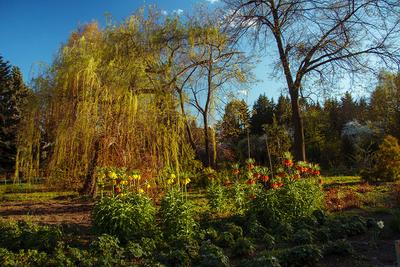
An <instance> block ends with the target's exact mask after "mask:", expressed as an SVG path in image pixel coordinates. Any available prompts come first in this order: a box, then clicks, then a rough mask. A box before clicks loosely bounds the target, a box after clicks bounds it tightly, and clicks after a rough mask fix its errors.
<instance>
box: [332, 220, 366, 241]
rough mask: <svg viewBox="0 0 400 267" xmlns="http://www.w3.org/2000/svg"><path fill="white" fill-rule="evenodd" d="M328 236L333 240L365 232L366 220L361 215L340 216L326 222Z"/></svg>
mask: <svg viewBox="0 0 400 267" xmlns="http://www.w3.org/2000/svg"><path fill="white" fill-rule="evenodd" d="M326 227H328V228H329V236H330V238H331V239H333V240H337V239H341V238H345V237H349V236H356V235H361V234H364V233H366V232H367V222H366V220H365V219H364V218H363V217H361V216H341V217H336V218H334V219H331V220H329V221H328V222H327V223H326Z"/></svg>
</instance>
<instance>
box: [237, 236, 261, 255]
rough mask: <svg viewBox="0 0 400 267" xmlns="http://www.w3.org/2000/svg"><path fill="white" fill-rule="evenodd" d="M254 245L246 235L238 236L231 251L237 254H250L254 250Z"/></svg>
mask: <svg viewBox="0 0 400 267" xmlns="http://www.w3.org/2000/svg"><path fill="white" fill-rule="evenodd" d="M255 249H256V248H255V246H254V244H253V242H251V240H250V239H248V238H246V237H240V238H239V239H238V240H236V242H235V245H234V247H233V253H234V254H235V255H238V256H246V257H247V256H250V255H252V254H253V253H254V252H255Z"/></svg>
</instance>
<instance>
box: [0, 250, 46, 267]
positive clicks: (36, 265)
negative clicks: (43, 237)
mask: <svg viewBox="0 0 400 267" xmlns="http://www.w3.org/2000/svg"><path fill="white" fill-rule="evenodd" d="M0 265H1V266H32V267H42V266H46V265H47V254H46V253H44V252H39V251H37V250H26V251H25V250H20V251H19V253H12V252H9V251H8V250H7V249H5V248H0Z"/></svg>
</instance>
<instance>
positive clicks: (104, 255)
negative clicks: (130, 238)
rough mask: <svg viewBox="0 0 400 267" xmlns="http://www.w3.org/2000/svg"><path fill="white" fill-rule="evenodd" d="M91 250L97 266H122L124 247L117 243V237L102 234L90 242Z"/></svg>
mask: <svg viewBox="0 0 400 267" xmlns="http://www.w3.org/2000/svg"><path fill="white" fill-rule="evenodd" d="M90 250H91V252H92V253H93V254H94V255H96V258H97V263H96V265H99V266H123V265H124V248H122V247H121V246H120V244H119V240H118V238H116V237H114V236H110V235H108V234H102V235H101V236H99V237H98V238H97V239H96V240H95V241H93V242H92V243H91V244H90Z"/></svg>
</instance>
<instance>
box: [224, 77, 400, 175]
mask: <svg viewBox="0 0 400 267" xmlns="http://www.w3.org/2000/svg"><path fill="white" fill-rule="evenodd" d="M300 103H301V109H302V112H303V114H304V115H303V117H304V133H305V143H306V153H307V160H309V161H313V162H318V163H320V164H321V166H322V167H323V168H324V169H331V170H336V171H338V172H354V171H357V170H359V169H361V168H364V167H365V165H367V164H368V160H369V158H370V157H371V155H372V154H373V153H374V152H375V151H376V149H377V148H378V146H379V144H380V143H381V141H382V140H383V138H384V136H386V135H392V136H394V137H396V138H400V74H393V73H389V72H382V73H381V74H380V75H379V77H378V83H377V86H376V88H375V89H374V90H373V91H372V92H371V94H370V95H369V96H365V97H360V98H358V99H355V98H354V97H353V96H352V94H351V93H350V92H346V93H345V94H344V95H343V96H342V97H341V98H340V99H337V98H328V99H325V100H324V101H323V102H322V103H320V102H318V101H312V100H304V99H302V100H301V102H300ZM290 108H291V106H290V99H289V98H288V97H287V96H284V95H281V96H279V98H278V100H277V101H276V102H275V101H274V99H272V98H268V97H267V96H266V95H264V94H262V95H260V96H259V97H258V99H257V100H256V101H255V103H254V105H253V107H252V110H251V111H250V110H249V107H248V106H247V105H246V102H245V101H243V100H237V99H234V100H232V101H230V102H229V103H228V104H227V105H226V107H225V112H224V115H223V117H222V119H221V121H220V122H219V124H218V134H219V141H220V143H219V146H220V148H221V156H222V157H225V158H227V159H230V160H242V159H244V158H246V157H247V156H248V152H247V131H249V139H250V156H251V157H254V158H256V159H257V160H258V161H260V162H262V163H267V153H266V146H267V142H268V143H269V149H270V150H271V151H270V154H271V157H272V160H273V161H274V162H276V161H277V160H278V158H279V157H280V156H281V154H282V152H283V151H285V150H287V149H292V148H293V125H292V122H291V119H290V114H291V110H290Z"/></svg>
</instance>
